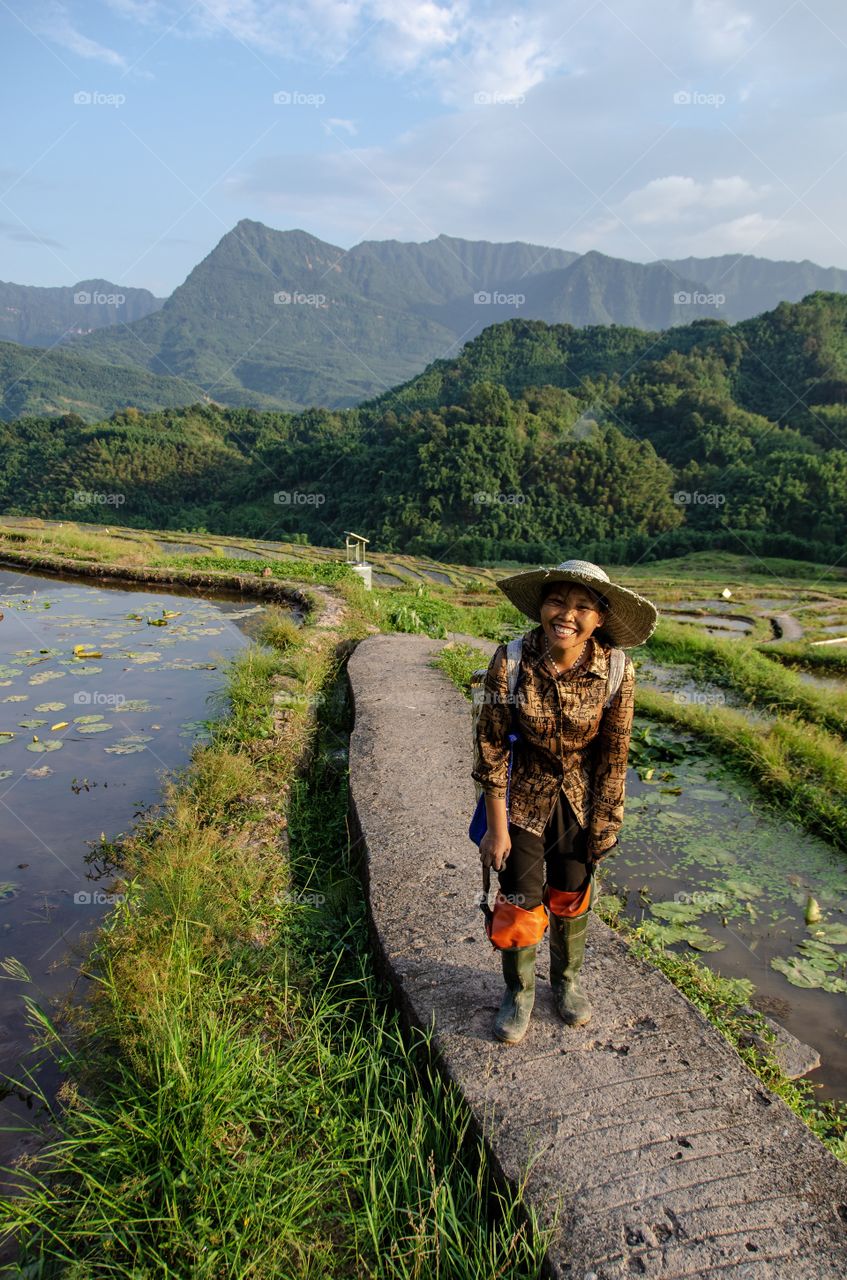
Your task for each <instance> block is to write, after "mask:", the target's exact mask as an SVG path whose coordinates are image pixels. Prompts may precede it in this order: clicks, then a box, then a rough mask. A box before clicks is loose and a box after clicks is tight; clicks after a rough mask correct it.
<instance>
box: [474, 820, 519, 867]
mask: <svg viewBox="0 0 847 1280" xmlns="http://www.w3.org/2000/svg"><path fill="white" fill-rule="evenodd" d="M511 851H512V841H511V839H510V837H509V832H508V831H504V832H499V831H496V830H495V831H492V830H491V828H490V827H489V829H488V830H487V831H486V833H485V835H484V836H483V837H482V840H481V841H480V846H479V860H480V862H481V863H482V865H483V867H493V868H494V870H495V871H502V870H503V867H504V866H505V865H506V859H507V858H508V856H509V854H510V853H511Z"/></svg>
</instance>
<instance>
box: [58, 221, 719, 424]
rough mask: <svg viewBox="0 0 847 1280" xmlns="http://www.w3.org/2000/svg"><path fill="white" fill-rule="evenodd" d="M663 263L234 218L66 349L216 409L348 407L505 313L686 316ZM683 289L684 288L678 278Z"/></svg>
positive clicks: (581, 318) (580, 317)
mask: <svg viewBox="0 0 847 1280" xmlns="http://www.w3.org/2000/svg"><path fill="white" fill-rule="evenodd" d="M679 287H680V284H679V281H678V279H677V278H676V277H675V276H674V275H673V273H672V272H671V271H669V269H668V268H667V267H666V266H664V264H661V263H659V264H652V265H648V266H643V265H640V264H637V263H616V262H615V260H614V259H611V258H606V257H604V255H602V254H587V255H583V256H582V257H577V256H576V255H573V254H568V253H564V252H562V251H559V250H553V249H544V248H543V247H540V246H535V245H526V244H520V243H515V244H504V245H494V244H487V243H485V242H472V241H463V240H456V239H451V238H450V237H447V236H439V237H438V238H437V239H436V240H432V241H429V242H428V243H426V244H422V245H418V244H403V243H400V242H399V241H389V242H387V243H378V242H365V243H363V244H361V245H357V246H356V247H355V248H354V249H351V250H349V251H345V250H343V249H340V248H338V247H337V246H336V245H331V244H327V243H325V242H323V241H321V240H318V239H316V238H315V237H314V236H311V235H308V234H307V233H306V232H304V231H273V230H271V229H270V228H268V227H266V226H264V225H263V224H262V223H259V222H251V221H249V220H247V219H243V220H242V221H241V222H239V223H238V225H237V226H236V227H235V228H234V230H233V231H231V232H228V233H227V235H225V236H224V237H223V239H222V240H221V241H220V243H219V244H218V245H217V246H216V247H215V249H214V250H213V251H212V252H211V253H210V254H209V255H208V256H207V257H206V258H204V260H203V261H202V262H201V263H200V264H199V265H198V266H197V267H195V268H194V270H193V271H192V272H191V274H190V275H189V276H188V278H187V279H186V281H185V283H184V284H183V285H181V286H180V287H179V288H178V289H176V290H175V291H174V293H173V294H172V295H171V297H170V298H169V299H168V300H167V302H166V303H165V305H164V306H163V307H162V308H161V310H159V311H157V312H156V313H155V314H154V315H150V316H148V317H147V318H146V319H144V320H141V321H139V322H137V323H136V324H134V325H130V326H126V327H124V326H121V328H119V329H116V328H112V329H107V330H101V331H99V332H97V333H91V334H88V335H85V336H82V337H78V338H75V339H73V342H72V344H73V346H74V347H75V348H77V349H78V350H80V351H82V352H90V353H96V354H97V355H98V356H99V357H100V358H101V359H103V360H108V361H110V362H112V363H115V364H129V365H134V366H138V365H141V366H142V367H144V368H146V369H148V370H149V371H150V372H152V373H156V374H160V375H166V374H167V375H170V376H173V377H176V376H181V377H185V378H187V379H189V380H191V381H192V382H194V383H197V384H199V385H201V386H203V387H204V388H205V390H206V391H207V393H208V394H210V395H212V396H214V398H215V399H216V400H220V401H222V402H224V403H244V401H245V393H260V394H262V395H263V396H266V397H269V398H270V399H271V400H273V401H274V402H275V403H276V404H277V405H278V406H279V407H280V408H283V409H291V408H297V407H302V406H304V405H307V404H314V403H322V404H327V405H330V406H333V407H343V406H345V405H353V404H356V403H358V402H360V401H361V400H363V399H366V398H368V397H370V396H373V395H374V394H376V393H378V392H379V391H381V390H385V389H387V388H389V387H391V386H394V385H395V384H396V383H398V382H402V381H404V380H405V379H407V378H409V377H411V376H412V375H413V374H415V373H417V372H419V371H420V370H421V369H423V368H424V367H425V366H426V365H427V364H428V363H429V362H430V361H431V360H433V359H436V358H438V357H439V356H444V355H449V354H450V353H451V352H452V351H454V350H456V349H457V348H458V347H459V346H460V345H461V343H462V342H464V341H466V340H467V338H469V337H472V336H474V335H475V334H477V333H480V332H481V331H482V330H483V329H484V328H486V327H487V326H488V325H490V324H492V323H495V322H496V321H498V320H503V319H505V318H508V317H511V316H514V315H515V314H517V313H520V314H531V313H539V314H541V315H542V316H543V318H549V319H558V318H560V316H565V315H573V316H574V317H575V319H576V322H577V323H579V324H584V323H590V322H593V323H605V322H608V321H609V320H612V319H618V320H622V321H625V322H626V323H628V324H634V325H637V326H639V327H642V328H644V327H651V326H657V325H658V326H659V327H665V326H668V325H672V324H676V323H679V322H680V320H681V319H682V318H685V319H689V318H691V317H693V316H694V315H696V314H698V307H697V306H696V305H695V306H693V307H692V306H687V307H685V308H682V309H680V308H679V307H678V306H677V305H676V303H675V301H674V290H675V289H678V288H679ZM682 287H683V288H687V289H688V290H689V291H691V290H694V289H695V288H696V285H695V284H694V282H692V281H683V282H682Z"/></svg>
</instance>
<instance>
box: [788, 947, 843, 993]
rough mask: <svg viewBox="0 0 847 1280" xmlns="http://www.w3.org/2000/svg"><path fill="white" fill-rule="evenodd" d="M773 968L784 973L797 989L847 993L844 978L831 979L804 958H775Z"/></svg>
mask: <svg viewBox="0 0 847 1280" xmlns="http://www.w3.org/2000/svg"><path fill="white" fill-rule="evenodd" d="M771 968H772V969H777V970H778V971H779V972H780V973H784V974H785V976H786V978H787V979H788V981H789V982H790V983H791V984H792V986H795V987H804V988H807V989H812V988H817V989H820V990H822V991H832V992H846V991H847V981H845V979H844V978H833V977H830V975H829V974H828V973H826V972H825V971H824V970H823V969H821V968H819V967H818V965H816V964H813V963H812V962H811V961H810V960H808V959H805V958H804V957H803V956H788V957H785V956H774V958H773V959H772V960H771Z"/></svg>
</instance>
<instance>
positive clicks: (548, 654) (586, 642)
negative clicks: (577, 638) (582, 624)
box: [544, 636, 588, 676]
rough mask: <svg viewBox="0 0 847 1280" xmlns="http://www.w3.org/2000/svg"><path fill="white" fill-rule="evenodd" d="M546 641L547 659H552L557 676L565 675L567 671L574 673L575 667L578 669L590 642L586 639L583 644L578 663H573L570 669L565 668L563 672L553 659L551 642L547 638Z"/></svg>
mask: <svg viewBox="0 0 847 1280" xmlns="http://www.w3.org/2000/svg"><path fill="white" fill-rule="evenodd" d="M544 639H545V642H546V644H547V657H548V658H549V659H550V661H551V662H552V664H553V666H554V667H555V669H556V675H557V676H561V675H564V674H565V672H566V671H573V670H574V668H575V667H578V666H579V664H580V663H581V662H582V659H583V656H584V654H585V650H586V649H587V647H588V640H587V639H586V641H585V643H584V644H583V646H582V648H581V649H580V651H579V657H578V658H577V659H576V661H575V662H572V663H571V665H570V666H569V667H564V668H562V670H559V664H558V663H557V661H556V659H555V658H554V657H553V650H552V649H551V648H550V641H549V640H548V639H547V637H546V636H545V637H544Z"/></svg>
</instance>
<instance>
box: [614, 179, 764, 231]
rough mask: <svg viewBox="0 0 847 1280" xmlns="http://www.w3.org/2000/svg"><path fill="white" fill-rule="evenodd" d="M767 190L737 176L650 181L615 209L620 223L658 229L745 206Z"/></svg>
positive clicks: (760, 196)
mask: <svg viewBox="0 0 847 1280" xmlns="http://www.w3.org/2000/svg"><path fill="white" fill-rule="evenodd" d="M768 190H769V188H768V187H761V188H756V187H754V186H753V184H752V183H751V182H749V181H748V180H747V179H746V178H743V177H741V176H740V175H735V176H734V177H731V178H712V179H711V180H710V181H708V182H698V181H697V180H696V179H695V178H691V177H682V176H679V175H673V176H670V177H666V178H653V179H652V180H651V181H650V182H648V183H647V184H646V186H644V187H641V188H640V189H639V190H638V191H631V192H630V193H629V195H628V196H626V197H625V199H623V200H622V201H621V202H620V205H619V206H618V209H619V212H620V215H621V218H622V219H623V220H624V221H631V222H634V223H638V224H641V225H645V226H649V225H650V224H657V225H660V226H661V225H665V224H667V223H670V222H677V221H679V220H680V219H681V218H685V217H690V216H691V215H695V216H696V215H700V216H702V215H703V214H704V213H706V214H710V213H711V211H712V210H714V209H723V208H726V207H727V206H735V207H738V206H739V205H749V204H751V203H752V202H754V201H758V200H761V199H763V198H764V197H765V196H766V195H767V193H768Z"/></svg>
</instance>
